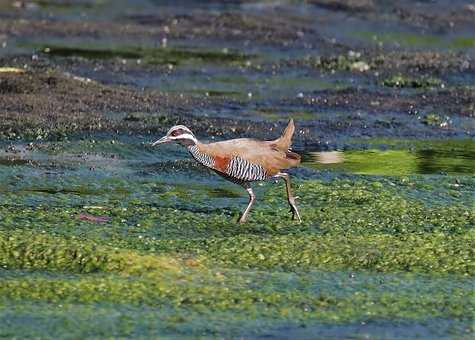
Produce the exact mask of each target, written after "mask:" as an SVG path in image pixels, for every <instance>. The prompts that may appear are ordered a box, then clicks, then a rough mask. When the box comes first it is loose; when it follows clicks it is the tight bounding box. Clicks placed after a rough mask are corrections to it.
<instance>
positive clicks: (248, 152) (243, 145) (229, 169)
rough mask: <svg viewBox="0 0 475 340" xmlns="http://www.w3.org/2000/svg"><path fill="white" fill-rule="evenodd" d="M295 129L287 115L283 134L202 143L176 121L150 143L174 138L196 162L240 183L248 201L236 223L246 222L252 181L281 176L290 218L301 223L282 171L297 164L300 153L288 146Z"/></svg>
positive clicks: (155, 143) (249, 206)
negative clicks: (271, 137) (263, 138)
mask: <svg viewBox="0 0 475 340" xmlns="http://www.w3.org/2000/svg"><path fill="white" fill-rule="evenodd" d="M294 131H295V125H294V121H293V119H290V120H289V122H288V125H287V127H286V128H285V130H284V131H283V133H282V135H281V136H280V137H279V138H277V139H275V140H270V141H262V140H257V139H252V138H237V139H230V140H225V141H219V142H214V143H201V142H200V141H199V140H198V139H197V138H196V137H195V135H194V134H193V132H191V130H190V129H189V128H187V127H186V126H184V125H175V126H173V127H171V128H170V129H169V130H168V132H167V134H166V135H165V136H163V137H162V138H160V139H158V140H157V141H155V142H153V143H152V144H151V145H152V146H157V145H160V144H165V143H173V142H175V143H178V144H181V145H182V146H184V147H185V148H186V149H188V151H189V153H190V154H191V156H192V157H193V158H194V159H195V160H196V161H197V162H198V163H200V164H201V165H203V166H205V167H207V168H209V169H211V170H212V171H214V172H215V173H217V174H218V175H220V176H222V177H224V178H225V179H227V180H229V181H231V182H233V183H235V184H238V185H240V186H242V187H243V188H244V189H245V190H246V191H247V193H248V194H249V203H248V205H247V207H246V209H245V210H244V212H243V213H242V214H241V215H240V217H239V219H238V223H244V222H246V220H247V217H248V215H249V211H250V210H251V207H252V205H253V204H254V201H255V199H256V196H255V194H254V191H253V190H252V186H251V183H253V182H258V181H264V180H267V179H271V178H274V179H283V180H284V181H285V188H286V192H287V202H288V204H289V206H290V212H292V219H293V220H295V219H297V220H298V222H299V223H300V222H301V221H302V220H301V218H300V213H299V211H298V209H297V205H296V203H295V197H294V196H293V194H292V190H291V185H290V175H289V174H288V173H287V172H285V171H284V170H285V169H289V168H292V167H296V166H298V165H299V164H300V155H299V154H298V153H296V152H293V151H292V150H291V149H290V146H291V143H292V136H293V134H294Z"/></svg>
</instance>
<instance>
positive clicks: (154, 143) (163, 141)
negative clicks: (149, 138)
mask: <svg viewBox="0 0 475 340" xmlns="http://www.w3.org/2000/svg"><path fill="white" fill-rule="evenodd" d="M171 141H172V140H171V139H170V138H168V136H163V137H162V138H160V139H159V140H157V141H155V142H153V143H152V146H156V145H159V144H164V143H170V142H171Z"/></svg>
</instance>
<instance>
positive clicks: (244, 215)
mask: <svg viewBox="0 0 475 340" xmlns="http://www.w3.org/2000/svg"><path fill="white" fill-rule="evenodd" d="M244 188H245V189H246V191H247V193H248V194H249V204H248V205H247V208H246V210H244V212H243V213H242V215H241V217H240V218H239V220H238V223H244V222H246V219H247V215H248V214H249V211H250V210H251V207H252V204H253V203H254V200H255V199H256V195H254V192H253V191H252V188H251V187H250V186H244Z"/></svg>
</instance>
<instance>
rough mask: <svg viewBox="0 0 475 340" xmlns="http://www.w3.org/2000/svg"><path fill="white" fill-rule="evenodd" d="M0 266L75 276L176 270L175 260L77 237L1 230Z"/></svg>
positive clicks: (177, 266) (177, 268)
mask: <svg viewBox="0 0 475 340" xmlns="http://www.w3.org/2000/svg"><path fill="white" fill-rule="evenodd" d="M0 265H1V266H2V267H3V268H21V269H37V270H38V269H48V270H59V271H72V272H78V273H91V272H117V273H123V274H146V273H147V272H151V271H153V272H161V271H170V270H173V271H179V270H180V269H179V265H178V263H177V262H176V261H174V260H173V259H170V258H166V257H157V256H153V255H140V254H137V253H136V252H133V251H124V250H122V251H119V250H114V249H113V248H108V247H104V246H102V247H101V246H97V245H96V244H94V243H92V242H87V241H86V242H85V241H81V240H79V239H77V238H74V237H73V238H69V239H64V238H59V237H52V236H50V235H47V234H35V233H31V232H24V231H13V232H2V231H0Z"/></svg>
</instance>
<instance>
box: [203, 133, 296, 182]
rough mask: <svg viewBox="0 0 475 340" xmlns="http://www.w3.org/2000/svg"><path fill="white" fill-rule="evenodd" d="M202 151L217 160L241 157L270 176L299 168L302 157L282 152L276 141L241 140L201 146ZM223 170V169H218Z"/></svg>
mask: <svg viewBox="0 0 475 340" xmlns="http://www.w3.org/2000/svg"><path fill="white" fill-rule="evenodd" d="M199 149H200V151H202V152H204V153H206V154H208V155H210V156H212V157H214V158H215V159H216V158H218V159H223V158H225V159H229V160H230V159H232V158H233V157H235V156H239V157H241V158H243V159H245V160H247V161H249V162H251V163H252V164H257V165H260V166H262V167H264V169H266V171H267V173H268V174H269V175H275V174H276V173H277V172H279V171H280V170H282V169H287V168H290V167H294V166H297V165H298V164H299V163H300V156H299V155H298V154H296V153H295V152H291V151H288V150H286V151H282V150H281V149H280V148H279V147H278V146H277V145H276V143H275V141H259V140H255V139H248V138H240V139H232V140H227V141H223V142H216V143H210V144H199ZM216 170H222V169H216Z"/></svg>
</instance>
